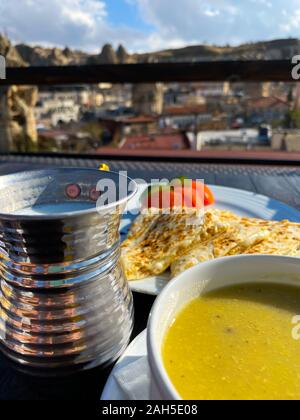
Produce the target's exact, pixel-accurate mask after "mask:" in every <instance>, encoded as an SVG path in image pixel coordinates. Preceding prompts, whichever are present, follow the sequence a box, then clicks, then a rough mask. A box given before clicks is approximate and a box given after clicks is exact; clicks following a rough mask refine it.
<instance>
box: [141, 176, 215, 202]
mask: <svg viewBox="0 0 300 420" xmlns="http://www.w3.org/2000/svg"><path fill="white" fill-rule="evenodd" d="M176 181H177V180H176ZM183 181H184V182H183ZM174 185H175V186H174ZM174 185H171V186H158V187H154V188H153V187H152V188H151V189H149V191H148V195H147V197H146V198H145V200H144V202H143V207H148V208H151V207H152V208H159V209H165V208H174V207H188V208H203V206H209V205H212V204H214V203H215V198H214V195H213V193H212V191H211V190H210V188H209V187H207V185H205V184H203V183H202V182H199V181H195V180H194V181H189V180H185V179H184V180H181V179H178V184H176V183H175V184H174Z"/></svg>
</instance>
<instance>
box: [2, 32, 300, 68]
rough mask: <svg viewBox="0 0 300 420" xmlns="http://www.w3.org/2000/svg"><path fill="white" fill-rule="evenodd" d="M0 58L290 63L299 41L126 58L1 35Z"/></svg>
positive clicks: (33, 62) (32, 62) (58, 62)
mask: <svg viewBox="0 0 300 420" xmlns="http://www.w3.org/2000/svg"><path fill="white" fill-rule="evenodd" d="M0 54H2V55H4V56H6V57H7V61H8V65H9V66H48V65H55V66H65V65H84V64H118V63H140V62H179V61H181V62H196V61H204V60H211V61H216V60H280V59H290V58H291V57H292V56H294V55H296V54H300V40H298V39H279V40H273V41H267V42H257V43H249V44H243V45H240V46H237V47H231V46H225V47H220V46H213V45H194V46H188V47H185V48H179V49H169V50H163V51H158V52H154V53H145V54H129V53H128V52H127V51H126V49H125V48H124V47H123V46H122V45H120V46H119V47H118V49H117V50H115V49H114V48H113V47H112V46H111V45H110V44H106V45H104V47H103V48H102V51H101V52H100V53H99V54H95V55H91V54H88V53H85V52H82V51H75V50H71V49H70V48H65V49H61V48H43V47H40V46H36V47H31V46H28V45H25V44H19V45H13V44H12V43H11V42H10V41H9V40H8V39H7V38H6V37H5V36H3V35H0Z"/></svg>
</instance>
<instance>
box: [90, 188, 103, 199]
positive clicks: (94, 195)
mask: <svg viewBox="0 0 300 420" xmlns="http://www.w3.org/2000/svg"><path fill="white" fill-rule="evenodd" d="M100 195H101V193H100V191H97V189H96V188H92V189H91V191H90V199H91V200H92V201H97V200H98V198H99V197H100Z"/></svg>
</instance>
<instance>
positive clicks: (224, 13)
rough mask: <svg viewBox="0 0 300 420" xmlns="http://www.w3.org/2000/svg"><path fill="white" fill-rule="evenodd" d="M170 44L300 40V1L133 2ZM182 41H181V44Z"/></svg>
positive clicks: (146, 0) (186, 0)
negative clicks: (297, 38)
mask: <svg viewBox="0 0 300 420" xmlns="http://www.w3.org/2000/svg"><path fill="white" fill-rule="evenodd" d="M132 1H135V3H136V5H137V6H138V7H139V9H140V13H141V15H142V16H143V17H144V19H146V20H147V22H148V23H150V24H152V25H154V27H155V28H156V34H157V36H159V37H160V39H162V40H164V42H165V44H166V45H167V44H168V43H170V42H174V41H175V40H177V42H179V43H181V44H182V45H183V44H186V43H195V42H196V43H200V42H203V41H208V42H211V43H216V44H223V45H224V44H225V43H226V44H227V43H233V44H237V43H241V42H248V41H256V40H264V39H272V38H279V37H287V36H291V37H300V19H299V16H300V4H299V0H289V1H288V2H287V1H285V0H272V1H271V0H239V1H236V0H172V2H170V1H169V0H132ZM179 40H180V41H179Z"/></svg>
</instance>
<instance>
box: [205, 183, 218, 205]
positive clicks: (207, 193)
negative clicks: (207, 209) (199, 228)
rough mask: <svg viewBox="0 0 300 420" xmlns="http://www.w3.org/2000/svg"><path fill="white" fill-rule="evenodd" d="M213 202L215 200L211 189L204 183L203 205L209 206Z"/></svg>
mask: <svg viewBox="0 0 300 420" xmlns="http://www.w3.org/2000/svg"><path fill="white" fill-rule="evenodd" d="M215 202H216V200H215V197H214V195H213V192H212V190H211V189H210V188H209V187H208V186H207V185H204V205H205V206H211V205H212V204H215Z"/></svg>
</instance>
